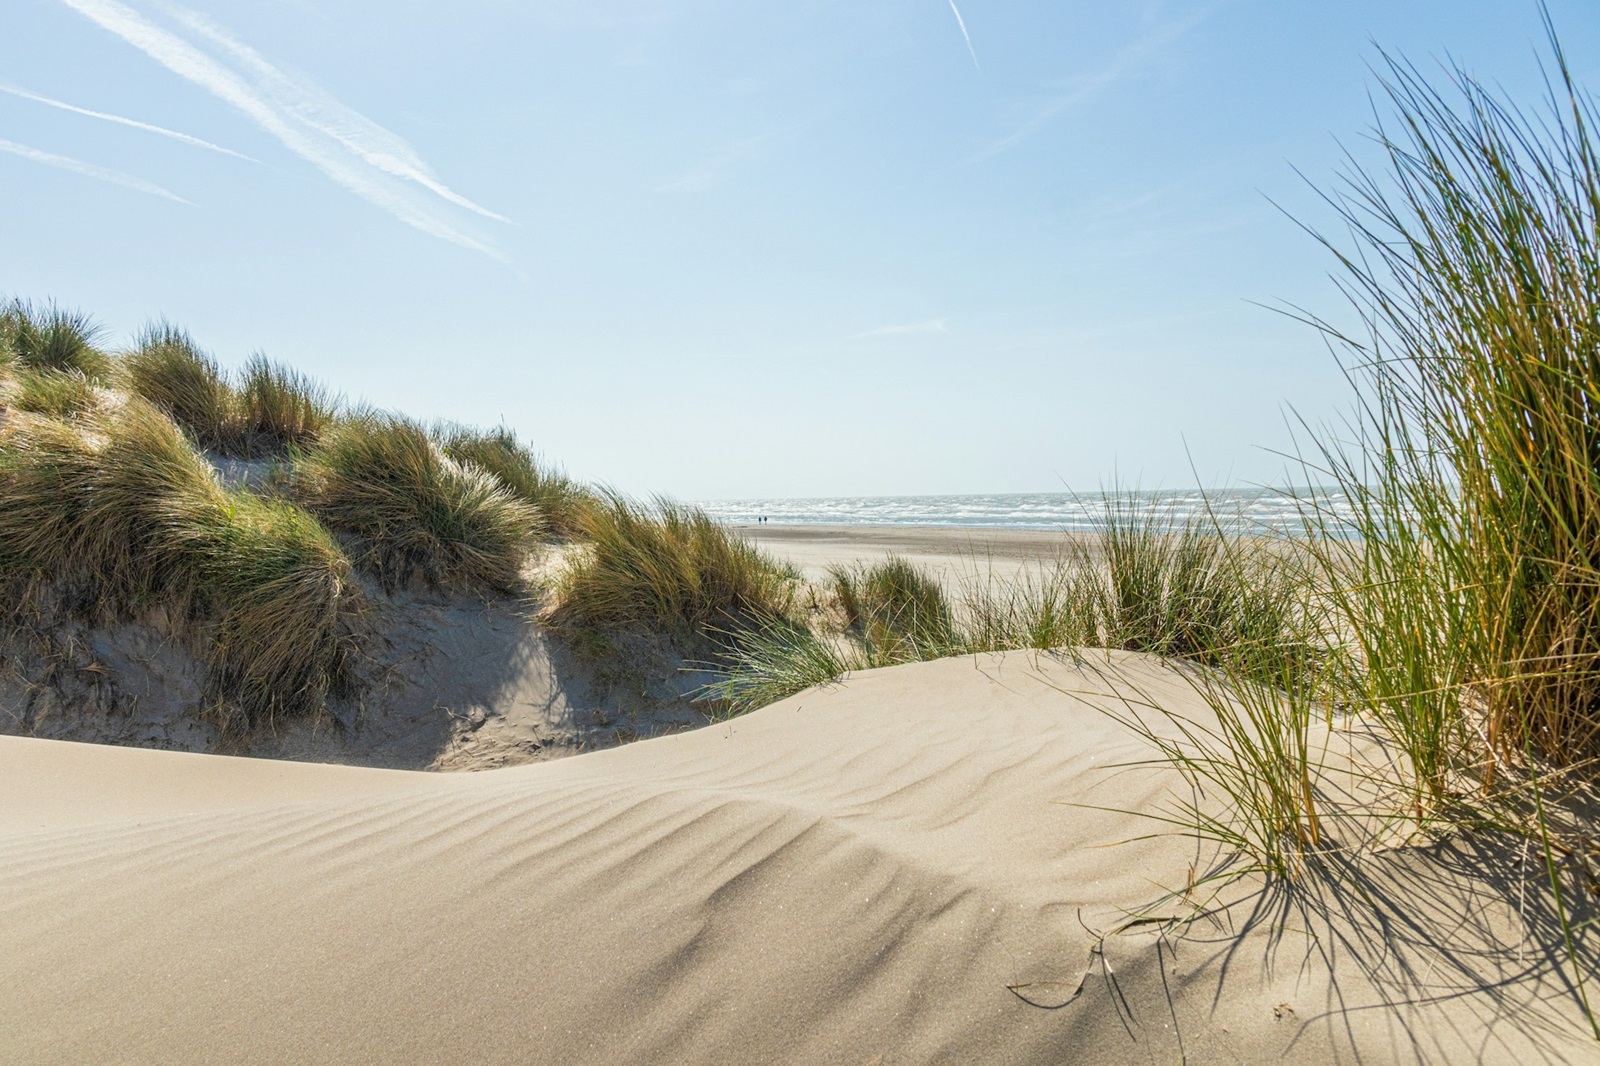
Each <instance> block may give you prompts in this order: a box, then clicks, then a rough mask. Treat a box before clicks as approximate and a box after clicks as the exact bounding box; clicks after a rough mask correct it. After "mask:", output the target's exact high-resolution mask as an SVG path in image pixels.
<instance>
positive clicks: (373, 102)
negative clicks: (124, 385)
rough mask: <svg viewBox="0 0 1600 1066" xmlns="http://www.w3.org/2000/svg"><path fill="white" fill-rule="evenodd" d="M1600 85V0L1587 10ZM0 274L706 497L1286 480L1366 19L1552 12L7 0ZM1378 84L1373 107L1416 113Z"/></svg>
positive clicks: (1423, 60)
mask: <svg viewBox="0 0 1600 1066" xmlns="http://www.w3.org/2000/svg"><path fill="white" fill-rule="evenodd" d="M1549 6H1550V10H1551V14H1552V15H1553V17H1554V19H1555V21H1556V24H1557V26H1558V28H1559V29H1560V30H1561V32H1562V36H1563V39H1564V43H1565V45H1566V48H1567V50H1568V53H1569V59H1570V60H1571V61H1572V63H1573V66H1574V69H1575V71H1576V72H1577V74H1578V75H1579V77H1580V79H1581V80H1583V81H1584V82H1586V83H1587V85H1588V86H1590V87H1591V88H1595V87H1600V18H1596V17H1595V16H1596V14H1597V13H1600V12H1597V8H1596V4H1595V2H1594V0H1551V2H1550V5H1549ZM0 24H3V25H4V28H5V32H4V33H0V197H3V200H4V204H5V208H4V210H0V295H18V296H23V297H28V298H33V299H35V300H39V299H47V298H54V299H56V300H58V301H60V302H62V303H64V304H66V305H69V306H73V307H79V308H82V309H84V310H87V311H90V312H92V313H93V314H94V315H95V316H96V317H97V318H98V319H99V321H101V322H102V323H103V324H104V325H105V326H106V327H107V329H108V335H109V336H110V337H112V338H114V339H116V338H122V337H125V336H127V335H128V334H131V333H132V332H133V331H135V330H137V329H138V328H139V327H140V326H141V325H142V324H143V323H145V322H146V321H148V320H150V319H152V318H154V317H157V316H165V317H166V318H168V319H170V320H172V321H174V322H176V323H178V324H181V325H183V326H185V327H187V328H188V329H189V330H190V331H191V332H192V333H193V334H194V336H195V337H196V339H197V340H199V341H200V342H201V343H202V344H203V345H204V346H206V347H207V348H209V349H211V350H213V351H214V352H216V354H217V355H218V356H219V358H221V359H222V360H223V361H224V362H225V363H228V364H230V365H231V364H237V363H239V362H241V361H243V360H244V359H245V358H246V357H248V356H249V355H250V354H251V353H252V352H254V351H256V350H261V351H265V352H266V353H267V354H268V355H269V356H271V357H273V358H276V359H279V360H283V361H285V362H289V363H291V364H293V365H295V366H297V367H299V368H301V369H303V370H306V371H308V372H310V373H312V374H314V375H315V376H317V377H319V378H321V379H323V380H324V381H326V382H327V383H328V384H330V385H331V386H333V387H335V388H337V389H340V390H342V391H344V392H346V393H348V394H351V395H353V396H356V397H359V398H361V399H364V400H366V401H369V402H371V403H374V404H376V405H378V406H382V407H388V408H395V409H398V410H402V411H405V412H407V413H409V414H412V415H416V416H420V417H424V418H430V419H431V418H450V419H457V420H462V421H469V422H477V423H487V424H493V423H496V422H500V421H504V422H505V423H507V424H508V425H511V426H512V427H514V428H516V429H517V430H518V431H519V432H520V433H521V434H522V436H523V437H524V438H525V439H527V440H528V441H530V442H531V443H532V444H533V445H534V446H535V447H536V448H538V449H539V450H540V451H541V452H543V453H544V454H545V455H546V456H548V457H549V458H551V459H552V460H555V461H556V462H558V463H560V464H561V465H563V466H564V467H566V469H567V470H568V471H569V472H570V473H572V474H574V475H576V476H578V477H581V478H584V479H586V480H593V481H600V482H606V483H610V484H613V485H616V486H618V487H620V488H622V489H624V490H627V491H630V492H637V493H650V492H664V493H670V494H673V495H676V496H680V497H684V498H691V499H693V498H719V497H739V496H746V497H748V496H794V495H817V496H822V495H855V494H900V493H908V494H909V493H945V492H1006V491H1050V490H1054V489H1059V488H1063V487H1071V488H1074V489H1092V488H1095V487H1097V486H1098V485H1099V484H1101V483H1102V482H1105V481H1107V480H1109V479H1110V478H1111V477H1113V476H1114V475H1115V476H1119V477H1121V478H1122V479H1123V480H1124V481H1126V482H1137V483H1139V484H1141V485H1143V486H1144V487H1146V488H1151V487H1158V486H1159V487H1173V486H1182V485H1188V484H1192V483H1193V481H1194V479H1195V477H1196V476H1198V477H1199V478H1200V480H1202V481H1204V482H1206V483H1209V484H1226V483H1238V482H1259V481H1275V480H1278V478H1279V475H1280V472H1281V471H1282V470H1283V468H1284V461H1283V460H1282V459H1281V458H1280V457H1279V456H1277V455H1276V454H1275V450H1278V449H1283V448H1285V447H1287V446H1288V445H1289V434H1288V432H1287V429H1286V420H1287V418H1288V417H1289V411H1290V410H1291V409H1292V410H1294V411H1298V412H1299V413H1300V414H1302V415H1304V416H1305V417H1307V418H1309V419H1311V420H1313V421H1320V420H1322V419H1326V418H1329V417H1332V416H1334V415H1336V414H1337V412H1339V411H1340V410H1341V409H1342V408H1343V407H1344V405H1345V404H1347V402H1348V392H1347V389H1346V387H1345V385H1344V383H1343V380H1342V378H1341V376H1340V373H1339V370H1338V368H1337V365H1336V363H1335V361H1334V360H1333V358H1332V357H1331V356H1330V355H1329V354H1328V352H1327V351H1326V349H1325V347H1324V346H1323V344H1322V342H1321V340H1320V339H1319V338H1318V337H1317V336H1316V335H1315V334H1314V333H1313V332H1312V331H1311V330H1309V329H1308V328H1307V327H1305V326H1303V325H1300V324H1297V323H1295V322H1293V321H1291V320H1289V319H1288V318H1286V317H1284V316H1282V315H1279V314H1275V313H1273V312H1272V311H1270V310H1266V309H1264V308H1262V307H1261V306H1258V304H1269V305H1270V304H1276V303H1279V302H1288V303H1292V304H1298V305H1303V306H1307V307H1309V308H1312V309H1313V310H1316V311H1319V312H1324V313H1328V314H1331V315H1335V316H1337V315H1339V314H1340V311H1341V305H1340V301H1339V298H1338V296H1337V293H1336V292H1335V291H1334V289H1333V287H1332V285H1331V284H1330V282H1329V281H1328V280H1327V274H1328V271H1329V269H1330V266H1331V264H1330V261H1329V258H1328V256H1327V254H1326V253H1325V252H1323V251H1321V250H1320V249H1319V248H1318V247H1317V246H1316V245H1315V243H1314V242H1313V241H1312V240H1311V239H1310V238H1308V237H1307V236H1306V235H1305V234H1304V233H1302V232H1301V231H1300V230H1299V229H1298V228H1297V227H1296V225H1295V223H1294V222H1292V221H1291V220H1290V219H1289V218H1287V217H1285V215H1284V213H1283V212H1282V211H1280V209H1279V207H1278V206H1274V201H1275V202H1276V203H1277V204H1278V205H1281V206H1282V208H1284V209H1285V210H1287V211H1288V212H1290V213H1291V214H1293V215H1295V216H1296V217H1298V218H1302V219H1304V220H1306V221H1308V222H1310V223H1312V224H1323V223H1326V222H1327V221H1328V216H1327V212H1326V209H1325V208H1323V207H1322V206H1321V205H1319V203H1318V200H1317V198H1316V194H1315V193H1314V191H1313V190H1312V189H1310V188H1309V187H1308V186H1307V185H1306V183H1305V181H1304V180H1302V178H1300V177H1298V176H1297V175H1296V173H1295V168H1298V169H1299V170H1300V171H1301V172H1302V173H1303V174H1304V175H1305V176H1306V177H1307V178H1309V179H1311V180H1312V181H1314V182H1316V183H1318V184H1321V185H1324V186H1328V185H1331V183H1332V182H1333V179H1334V176H1335V173H1336V171H1337V169H1338V167H1339V164H1340V155H1341V148H1340V142H1343V144H1344V145H1346V146H1348V147H1350V148H1351V149H1352V150H1354V151H1355V152H1356V153H1357V154H1358V155H1359V154H1362V153H1365V152H1367V149H1366V148H1365V147H1364V146H1363V143H1362V135H1363V133H1364V131H1365V130H1366V129H1367V128H1368V127H1369V126H1370V124H1371V121H1372V114H1373V113H1372V110H1371V103H1370V101H1369V97H1368V93H1369V91H1370V90H1372V88H1373V86H1374V79H1373V77H1372V74H1371V71H1370V69H1369V67H1370V65H1371V64H1373V63H1375V62H1376V61H1377V52H1376V50H1375V48H1374V46H1373V42H1374V41H1375V42H1376V43H1377V44H1379V45H1382V46H1383V47H1384V48H1386V49H1389V50H1391V51H1393V52H1396V53H1399V54H1403V55H1405V56H1407V57H1409V58H1411V59H1413V60H1414V61H1416V62H1418V63H1419V64H1421V65H1423V66H1424V68H1425V69H1428V70H1433V69H1435V65H1434V64H1435V61H1436V60H1437V59H1439V58H1440V57H1443V56H1445V55H1447V54H1448V55H1449V56H1452V57H1454V58H1455V59H1456V60H1457V61H1458V62H1460V63H1461V64H1463V65H1464V66H1466V67H1467V68H1468V69H1470V70H1472V71H1473V72H1475V73H1476V74H1478V75H1479V76H1481V77H1483V78H1485V79H1486V80H1491V81H1496V82H1499V83H1500V84H1501V85H1503V86H1504V87H1505V89H1506V90H1507V92H1509V93H1510V94H1511V95H1512V96H1514V97H1516V98H1518V99H1519V100H1522V101H1525V102H1527V103H1529V104H1537V103H1538V97H1539V95H1540V93H1541V91H1542V87H1541V83H1540V81H1539V69H1538V65H1537V58H1538V57H1539V56H1540V55H1542V53H1543V39H1542V31H1541V28H1540V23H1539V18H1538V9H1537V7H1536V4H1535V3H1534V0H1410V2H1395V0H1382V2H1380V0H1350V2H1346V3H1342V4H1310V3H1295V2H1290V3H1283V2H1274V0H1214V2H1204V0H1143V2H1128V3H1117V2H1110V0H1108V2H1103V3H1087V2H1081V0H1080V2H1063V0H1057V2H1053V3H1052V2H1042V0H1008V2H1000V0H956V3H955V4H951V3H950V0H878V2H872V0H868V2H861V0H856V2H853V3H843V2H838V0H826V2H824V0H817V2H794V3H787V4H770V3H760V4H757V3H749V2H744V3H735V2H730V0H542V2H541V0H525V2H508V0H460V2H457V3H453V4H449V5H445V4H425V3H416V2H393V0H391V2H388V3H377V2H371V0H289V2H283V3H275V4H263V3H244V2H238V0H187V6H183V5H180V4H178V3H171V2H166V0H6V3H5V15H4V18H3V20H0ZM1380 106H1381V105H1380Z"/></svg>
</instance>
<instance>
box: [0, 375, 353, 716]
mask: <svg viewBox="0 0 1600 1066" xmlns="http://www.w3.org/2000/svg"><path fill="white" fill-rule="evenodd" d="M349 569H350V567H349V562H348V561H347V560H346V559H345V558H344V556H343V554H342V553H341V552H340V551H339V549H338V547H337V546H336V545H335V544H334V543H333V542H332V540H331V539H330V538H329V537H328V535H327V533H326V532H325V531H323V530H322V529H321V528H320V527H319V526H317V524H316V523H315V522H314V521H312V520H311V519H310V518H309V517H308V516H306V515H304V514H302V513H299V512H296V511H295V510H294V509H293V508H290V507H289V506H288V505H286V504H283V503H281V502H276V501H267V500H262V499H258V498H256V497H254V496H252V495H249V494H244V493H229V492H227V491H226V490H224V489H223V488H222V486H221V484H220V483H219V482H218V481H217V478H216V475H215V474H214V473H213V471H212V469H211V467H210V465H209V464H208V463H207V462H206V461H205V459H204V457H202V456H201V455H200V454H199V453H198V452H197V451H196V450H195V449H194V446H193V445H192V444H191V442H190V441H189V440H188V439H187V438H186V437H185V436H184V435H183V433H182V432H181V431H180V430H179V429H178V427H177V426H176V425H175V424H174V423H173V422H172V421H171V420H170V419H168V418H166V417H165V416H164V415H163V414H161V413H160V412H159V411H157V410H156V409H155V408H153V407H152V406H150V405H149V404H147V403H145V402H143V401H142V400H138V399H135V398H129V399H127V400H126V401H125V402H123V403H122V404H120V405H118V406H117V407H115V408H113V409H110V410H108V411H106V412H104V413H102V414H98V415H96V416H94V417H93V418H92V419H91V420H90V421H88V423H87V424H68V423H66V422H62V421H59V420H56V419H52V418H48V417H43V416H38V415H26V414H13V415H8V416H7V418H6V420H5V423H4V425H3V427H0V571H3V573H4V575H5V576H6V578H7V579H8V582H7V583H8V584H9V585H10V586H11V591H12V594H13V600H12V602H13V604H16V603H17V602H19V601H20V599H21V596H20V594H21V593H23V592H25V591H27V590H29V589H32V590H35V591H37V590H40V589H45V588H48V589H50V590H52V591H53V592H54V593H55V595H56V596H57V597H58V598H59V600H60V601H61V602H62V603H63V604H64V605H65V606H67V607H68V608H69V609H71V610H73V611H74V612H75V613H77V614H78V615H80V616H82V617H84V618H85V619H87V620H89V621H92V622H96V623H100V624H107V623H115V622H121V621H131V620H133V619H136V618H138V617H140V615H141V614H142V613H143V612H144V611H146V610H148V609H151V608H157V607H159V608H162V609H164V610H165V611H166V613H167V616H168V617H169V619H171V620H172V621H173V622H174V623H175V624H176V625H177V627H178V628H179V630H180V631H181V632H183V633H186V634H187V635H188V636H189V638H190V640H191V641H192V643H193V645H194V646H195V648H196V650H197V651H199V652H200V653H201V654H202V656H203V657H204V658H206V659H207V660H208V662H209V663H210V666H211V674H210V691H211V696H212V699H213V703H214V709H215V711H216V713H217V714H218V716H219V718H220V720H221V724H223V726H224V727H225V728H227V727H234V726H240V725H258V724H262V723H263V722H266V721H270V720H271V719H273V718H275V717H277V716H279V715H295V714H307V713H313V712H314V711H316V710H317V709H318V708H320V707H321V706H322V698H323V697H324V695H326V694H327V693H329V692H334V691H340V690H342V689H344V688H346V687H348V665H349V664H348V653H349V650H350V647H351V637H350V633H351V629H350V622H351V619H352V617H353V611H354V609H355V606H356V603H357V600H356V598H355V595H354V589H353V587H352V586H351V585H350V583H349V581H348V574H349Z"/></svg>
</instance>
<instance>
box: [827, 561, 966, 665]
mask: <svg viewBox="0 0 1600 1066" xmlns="http://www.w3.org/2000/svg"><path fill="white" fill-rule="evenodd" d="M828 579H829V582H830V584H831V585H832V591H833V594H834V598H835V599H836V600H837V601H838V604H839V607H840V609H841V610H842V611H843V613H844V621H845V626H846V629H847V631H848V632H849V633H850V635H851V636H852V637H854V638H855V639H856V640H857V641H858V642H859V643H860V644H861V645H862V646H863V647H864V648H865V649H867V650H868V652H869V657H870V658H871V659H872V660H873V661H882V662H884V663H888V662H896V661H898V662H914V661H917V660H921V659H937V658H940V657H941V656H944V655H950V654H959V652H960V651H961V650H963V649H962V648H961V647H960V646H959V642H958V639H957V634H956V625H955V618H954V615H953V614H952V612H951V610H950V601H949V599H948V597H946V595H945V592H944V587H943V586H942V585H940V583H939V579H938V578H937V577H935V576H934V575H933V574H930V573H929V572H928V571H927V570H925V569H923V568H922V567H919V566H917V565H915V564H914V563H911V562H909V561H907V560H905V559H902V558H900V557H899V556H890V557H889V558H887V559H885V560H883V561H882V562H878V563H872V564H869V565H863V566H858V567H843V566H835V567H833V568H832V569H830V570H829V572H828Z"/></svg>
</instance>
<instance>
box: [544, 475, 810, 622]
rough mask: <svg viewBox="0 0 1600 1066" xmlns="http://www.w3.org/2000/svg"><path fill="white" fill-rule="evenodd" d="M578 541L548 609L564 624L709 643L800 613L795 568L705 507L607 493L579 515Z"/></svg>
mask: <svg viewBox="0 0 1600 1066" xmlns="http://www.w3.org/2000/svg"><path fill="white" fill-rule="evenodd" d="M578 536H579V539H580V540H581V541H582V547H581V548H580V550H578V551H577V552H576V553H575V554H574V556H573V558H572V560H571V562H570V564H569V565H568V567H567V569H566V571H565V572H564V573H563V574H562V575H561V577H560V578H559V580H558V584H557V588H556V594H555V599H554V604H553V607H552V610H551V612H550V618H551V621H552V622H554V623H555V624H557V625H559V626H563V627H567V628H576V629H586V630H592V631H599V632H606V631H623V630H628V629H641V630H647V631H652V632H657V633H665V634H668V635H670V636H672V637H674V638H676V639H679V640H682V641H685V642H688V643H690V644H695V645H700V646H703V645H705V644H708V643H710V644H719V643H720V644H727V643H729V642H730V641H731V640H732V639H733V638H734V636H735V634H737V633H738V632H741V631H746V630H750V629H754V628H760V627H762V626H765V625H768V624H773V623H775V622H777V621H779V620H782V619H787V618H788V617H789V616H790V615H791V614H792V609H793V597H794V590H795V585H796V583H797V575H796V574H795V573H794V572H793V570H791V569H789V568H786V567H784V566H781V565H780V564H778V563H777V562H775V561H774V560H772V559H771V558H769V557H768V556H767V555H765V554H764V553H762V552H761V551H760V550H759V549H757V548H756V547H755V546H754V545H752V544H750V542H748V541H746V540H744V539H743V538H741V537H739V536H737V535H736V534H733V533H730V532H729V531H728V530H727V529H725V528H724V527H722V526H720V525H718V524H717V523H716V522H715V521H713V520H712V519H711V518H710V517H709V516H708V515H706V514H705V512H703V511H701V510H699V509H698V508H694V507H688V506H685V505H682V504H677V503H673V502H671V501H668V500H662V499H658V500H656V501H655V503H654V505H653V506H645V505H642V504H638V503H635V502H633V501H632V500H629V499H626V498H625V497H623V496H621V495H618V494H616V493H606V494H604V495H603V496H602V498H601V499H600V500H599V501H598V502H597V503H596V504H595V505H594V506H592V507H588V508H585V509H583V511H582V512H581V513H580V517H579V522H578Z"/></svg>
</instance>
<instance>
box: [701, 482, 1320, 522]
mask: <svg viewBox="0 0 1600 1066" xmlns="http://www.w3.org/2000/svg"><path fill="white" fill-rule="evenodd" d="M695 505H696V506H698V507H701V508H703V509H704V510H705V511H706V513H708V514H709V515H711V517H713V518H715V519H717V520H718V521H721V522H725V523H728V524H730V525H748V524H752V523H754V522H755V521H756V520H757V519H759V518H765V519H766V520H767V521H768V522H772V523H779V524H784V525H848V526H970V527H975V528H989V529H1061V530H1067V531H1086V530H1092V529H1095V528H1097V526H1098V525H1099V523H1101V522H1103V520H1104V517H1105V515H1106V513H1107V507H1108V505H1112V506H1119V507H1122V508H1125V509H1126V512H1127V514H1128V516H1129V517H1131V518H1133V519H1135V520H1137V521H1150V522H1153V523H1155V524H1156V525H1157V526H1159V527H1161V528H1180V527H1182V526H1183V525H1184V524H1185V523H1187V522H1190V521H1195V520H1207V521H1215V522H1216V523H1217V524H1218V525H1219V526H1220V527H1221V528H1223V529H1226V530H1230V531H1246V532H1247V531H1261V532H1272V533H1290V534H1292V533H1295V532H1299V531H1301V530H1303V529H1304V528H1305V523H1306V519H1307V518H1308V517H1310V516H1313V515H1320V516H1321V517H1322V519H1323V520H1325V521H1326V522H1327V523H1328V524H1330V525H1333V526H1347V525H1348V524H1349V520H1350V518H1351V508H1350V503H1349V500H1348V499H1347V498H1346V496H1345V494H1344V493H1342V492H1339V491H1337V490H1333V489H1323V488H1314V487H1313V488H1298V489H1226V490H1219V491H1216V492H1200V491H1198V490H1194V489H1188V490H1172V491H1161V490H1155V491H1145V492H1120V493H1112V494H1109V495H1108V494H1105V493H1098V492H1096V493H1072V492H1041V493H999V494H988V495H947V496H829V497H808V498H792V497H777V498H770V499H740V500H700V501H695Z"/></svg>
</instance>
